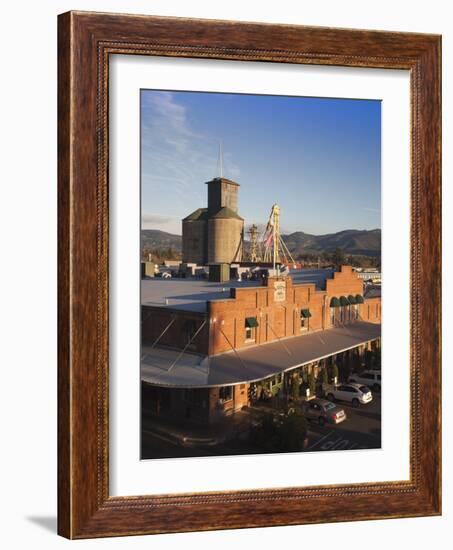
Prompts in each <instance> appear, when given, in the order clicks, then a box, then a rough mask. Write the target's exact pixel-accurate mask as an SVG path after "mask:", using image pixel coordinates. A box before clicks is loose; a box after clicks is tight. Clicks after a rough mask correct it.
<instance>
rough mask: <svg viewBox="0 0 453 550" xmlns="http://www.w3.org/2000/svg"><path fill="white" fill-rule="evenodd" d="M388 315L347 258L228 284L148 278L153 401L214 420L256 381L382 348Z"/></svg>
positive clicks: (145, 371) (273, 380)
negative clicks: (332, 265)
mask: <svg viewBox="0 0 453 550" xmlns="http://www.w3.org/2000/svg"><path fill="white" fill-rule="evenodd" d="M380 323H381V299H380V297H378V296H374V297H372V298H367V297H366V296H364V295H363V282H362V281H361V280H360V279H359V277H358V276H357V273H355V272H354V271H353V270H352V268H351V267H349V266H342V268H341V269H340V271H331V270H300V271H298V272H294V273H292V274H291V275H288V276H286V277H282V278H273V277H270V278H267V279H265V280H264V281H263V283H255V282H253V283H252V282H247V283H229V284H226V285H225V284H223V286H221V285H216V284H213V283H209V282H206V281H202V280H184V279H179V280H177V279H173V280H168V281H165V280H162V279H160V280H159V279H154V280H143V281H142V363H141V379H142V383H143V384H144V386H145V387H146V389H147V391H146V399H149V400H150V402H152V403H151V408H153V409H154V412H155V413H156V414H168V415H170V416H175V417H181V418H187V419H190V420H197V421H200V422H215V421H216V420H219V419H221V418H223V417H224V416H225V415H227V414H231V413H233V412H234V411H236V410H240V409H241V408H242V407H244V406H247V405H249V404H250V399H251V396H252V395H254V394H256V389H257V388H262V387H266V388H267V389H268V390H269V391H271V392H275V391H276V389H278V388H280V387H283V388H285V387H287V385H288V381H289V379H290V377H291V376H292V374H293V373H294V372H301V371H304V370H306V371H307V370H308V371H310V372H314V373H317V372H318V371H319V369H321V368H324V367H325V366H327V365H329V364H330V363H331V361H332V359H333V358H335V360H340V361H341V360H342V359H344V358H345V357H347V356H348V355H349V354H351V353H358V354H363V353H364V351H365V349H370V348H371V347H376V346H380ZM251 390H253V391H251Z"/></svg>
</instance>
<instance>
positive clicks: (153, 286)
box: [141, 269, 333, 312]
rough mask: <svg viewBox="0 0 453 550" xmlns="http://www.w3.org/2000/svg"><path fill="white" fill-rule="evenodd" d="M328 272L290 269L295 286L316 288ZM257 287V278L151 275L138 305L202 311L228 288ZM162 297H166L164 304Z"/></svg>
mask: <svg viewBox="0 0 453 550" xmlns="http://www.w3.org/2000/svg"><path fill="white" fill-rule="evenodd" d="M332 274H333V272H332V270H329V269H299V270H292V271H291V272H290V276H291V278H292V280H293V283H294V284H295V285H297V284H314V285H315V286H316V288H318V289H322V288H325V282H326V279H328V278H332ZM261 286H262V284H261V281H240V282H239V281H228V282H225V283H212V282H210V281H208V280H207V279H197V278H186V279H179V278H171V279H162V278H160V277H155V278H151V279H142V281H141V304H142V305H143V306H147V305H148V306H154V307H166V308H169V309H180V310H184V311H198V312H206V311H207V307H206V304H207V302H208V300H223V299H226V298H229V297H230V288H253V287H261ZM166 299H168V303H167V302H166Z"/></svg>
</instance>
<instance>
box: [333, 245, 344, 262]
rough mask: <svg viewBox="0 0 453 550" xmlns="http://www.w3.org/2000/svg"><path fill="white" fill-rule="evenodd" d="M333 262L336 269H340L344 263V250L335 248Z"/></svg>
mask: <svg viewBox="0 0 453 550" xmlns="http://www.w3.org/2000/svg"><path fill="white" fill-rule="evenodd" d="M333 262H334V264H335V265H336V266H337V267H340V266H341V265H344V263H345V255H344V250H343V249H342V248H340V247H339V246H337V248H336V249H335V252H334V254H333Z"/></svg>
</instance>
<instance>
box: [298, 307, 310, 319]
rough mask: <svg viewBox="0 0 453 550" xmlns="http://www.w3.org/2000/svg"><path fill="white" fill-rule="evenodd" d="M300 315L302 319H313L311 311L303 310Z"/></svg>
mask: <svg viewBox="0 0 453 550" xmlns="http://www.w3.org/2000/svg"><path fill="white" fill-rule="evenodd" d="M300 313H301V315H302V317H304V319H308V318H309V317H311V313H310V310H309V309H302V310H301V312H300Z"/></svg>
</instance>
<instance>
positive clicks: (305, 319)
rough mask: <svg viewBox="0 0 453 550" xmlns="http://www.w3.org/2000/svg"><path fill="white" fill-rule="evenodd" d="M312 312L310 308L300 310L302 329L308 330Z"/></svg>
mask: <svg viewBox="0 0 453 550" xmlns="http://www.w3.org/2000/svg"><path fill="white" fill-rule="evenodd" d="M310 317H311V313H310V310H309V309H301V310H300V330H308V329H309V327H310Z"/></svg>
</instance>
